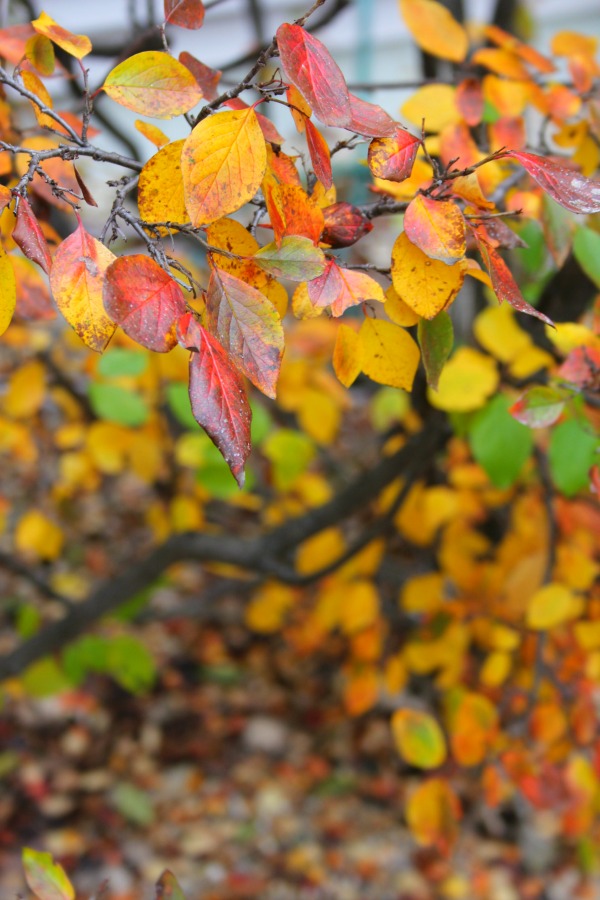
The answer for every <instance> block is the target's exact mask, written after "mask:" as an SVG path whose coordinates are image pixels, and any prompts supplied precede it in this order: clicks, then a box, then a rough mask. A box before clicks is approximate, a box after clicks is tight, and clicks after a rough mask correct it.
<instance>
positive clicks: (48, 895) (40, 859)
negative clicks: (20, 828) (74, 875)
mask: <svg viewBox="0 0 600 900" xmlns="http://www.w3.org/2000/svg"><path fill="white" fill-rule="evenodd" d="M23 868H24V869H25V880H26V881H27V884H28V885H29V888H30V890H31V891H33V893H34V894H35V896H36V897H37V898H38V900H74V898H75V890H74V888H73V885H72V884H71V882H70V881H69V879H68V878H67V876H66V874H65V870H64V869H63V867H62V866H60V865H59V864H58V863H55V862H54V860H53V859H52V856H51V855H50V854H49V853H40V852H38V851H37V850H32V849H31V848H29V847H25V849H24V850H23Z"/></svg>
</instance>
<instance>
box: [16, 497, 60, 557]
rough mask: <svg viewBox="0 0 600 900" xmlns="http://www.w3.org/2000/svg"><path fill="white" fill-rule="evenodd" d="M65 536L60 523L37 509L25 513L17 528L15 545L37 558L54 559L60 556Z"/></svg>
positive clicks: (21, 551)
mask: <svg viewBox="0 0 600 900" xmlns="http://www.w3.org/2000/svg"><path fill="white" fill-rule="evenodd" d="M63 543H64V536H63V533H62V531H61V530H60V528H59V527H58V525H56V524H55V523H54V522H52V521H51V520H50V519H48V518H47V516H45V515H44V514H43V513H41V512H39V510H37V509H31V510H29V512H26V513H25V515H23V516H22V517H21V518H20V519H19V521H18V523H17V527H16V529H15V547H16V548H17V550H18V551H19V552H20V553H24V554H25V555H27V556H29V557H33V558H35V559H46V560H53V559H56V558H57V557H58V556H60V552H61V550H62V548H63Z"/></svg>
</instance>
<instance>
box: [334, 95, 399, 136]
mask: <svg viewBox="0 0 600 900" xmlns="http://www.w3.org/2000/svg"><path fill="white" fill-rule="evenodd" d="M349 97H350V112H351V116H350V121H349V122H347V123H346V125H345V128H347V129H348V131H354V132H355V134H362V135H363V137H390V136H391V135H392V134H394V132H395V131H396V129H397V128H398V123H397V122H394V120H393V119H392V117H391V116H388V114H387V113H386V111H385V109H382V107H381V106H377V104H376V103H369V102H368V100H361V99H360V97H355V96H354V94H349Z"/></svg>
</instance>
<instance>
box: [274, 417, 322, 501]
mask: <svg viewBox="0 0 600 900" xmlns="http://www.w3.org/2000/svg"><path fill="white" fill-rule="evenodd" d="M262 452H263V453H264V454H265V456H266V457H267V459H268V460H270V462H271V465H272V467H273V481H274V483H275V486H276V488H277V489H278V490H280V491H285V490H287V489H288V488H290V487H291V486H292V485H293V484H294V482H295V481H296V479H297V478H298V476H299V475H301V474H302V473H303V472H304V470H305V469H306V467H307V466H308V464H309V463H310V461H311V460H312V458H313V456H314V455H315V448H314V444H313V442H312V441H311V439H310V438H309V437H307V435H305V434H303V433H302V432H300V431H292V430H291V429H289V428H280V429H279V430H278V431H273V432H271V434H270V435H269V436H268V438H267V439H266V441H265V442H264V444H263V446H262Z"/></svg>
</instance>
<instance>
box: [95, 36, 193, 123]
mask: <svg viewBox="0 0 600 900" xmlns="http://www.w3.org/2000/svg"><path fill="white" fill-rule="evenodd" d="M102 89H103V90H104V91H105V92H106V93H107V94H108V96H109V97H111V98H112V99H113V100H115V101H116V102H117V103H120V104H121V106H126V107H127V109H132V110H133V111H134V112H136V113H140V114H141V115H143V116H153V117H154V118H156V119H172V118H173V117H174V116H179V115H181V114H182V113H186V112H189V111H190V109H191V108H192V107H193V106H195V105H196V103H198V101H199V100H200V99H201V97H202V91H201V90H200V88H199V86H198V83H197V82H196V79H195V78H194V76H193V75H192V73H191V72H190V70H189V69H187V68H186V67H185V66H184V65H183V63H180V62H179V61H178V60H177V59H173V57H172V56H169V54H168V53H163V52H162V51H160V50H146V51H144V52H143V53H136V54H134V55H133V56H129V57H128V58H127V59H125V60H123V62H122V63H119V65H118V66H115V68H114V69H113V70H112V71H111V72H109V73H108V75H107V77H106V81H105V82H104V84H103V85H102Z"/></svg>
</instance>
